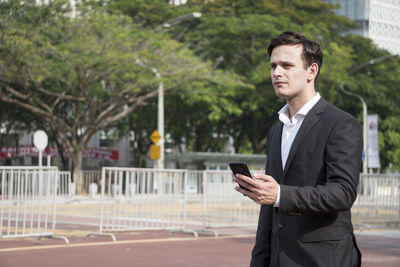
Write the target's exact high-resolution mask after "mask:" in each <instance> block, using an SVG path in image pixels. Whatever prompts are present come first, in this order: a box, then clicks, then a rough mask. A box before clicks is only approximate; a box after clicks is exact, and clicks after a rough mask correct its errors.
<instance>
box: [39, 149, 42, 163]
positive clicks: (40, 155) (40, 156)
mask: <svg viewBox="0 0 400 267" xmlns="http://www.w3.org/2000/svg"><path fill="white" fill-rule="evenodd" d="M39 167H42V150H41V149H39Z"/></svg>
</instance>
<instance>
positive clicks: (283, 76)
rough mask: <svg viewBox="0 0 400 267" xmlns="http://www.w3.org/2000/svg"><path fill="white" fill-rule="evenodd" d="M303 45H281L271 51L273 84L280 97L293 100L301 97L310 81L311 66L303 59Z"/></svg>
mask: <svg viewBox="0 0 400 267" xmlns="http://www.w3.org/2000/svg"><path fill="white" fill-rule="evenodd" d="M302 52H303V46H302V45H301V44H299V45H280V46H277V47H275V48H274V49H273V50H272V53H271V60H270V69H271V79H272V84H273V86H274V89H275V94H276V95H277V96H278V97H282V98H285V99H286V100H291V99H293V98H296V97H301V95H302V94H304V93H305V91H306V88H307V86H308V83H309V80H308V79H309V77H310V76H309V74H310V73H309V68H305V64H304V62H303V60H302V57H301V55H302Z"/></svg>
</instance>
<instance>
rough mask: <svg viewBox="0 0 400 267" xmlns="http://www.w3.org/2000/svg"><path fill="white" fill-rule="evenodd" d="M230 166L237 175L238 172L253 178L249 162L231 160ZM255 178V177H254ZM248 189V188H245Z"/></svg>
mask: <svg viewBox="0 0 400 267" xmlns="http://www.w3.org/2000/svg"><path fill="white" fill-rule="evenodd" d="M229 167H230V168H231V170H232V172H233V175H236V174H237V173H239V174H243V175H245V176H248V177H250V178H253V176H252V175H251V172H250V170H249V167H247V164H246V163H244V162H230V163H229ZM253 179H254V178H253ZM239 186H240V187H241V188H244V187H243V186H241V185H239ZM244 189H246V190H248V189H247V188H244Z"/></svg>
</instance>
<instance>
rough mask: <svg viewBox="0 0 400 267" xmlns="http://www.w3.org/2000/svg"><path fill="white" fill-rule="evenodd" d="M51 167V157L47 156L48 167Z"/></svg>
mask: <svg viewBox="0 0 400 267" xmlns="http://www.w3.org/2000/svg"><path fill="white" fill-rule="evenodd" d="M50 166H51V157H50V155H47V167H50Z"/></svg>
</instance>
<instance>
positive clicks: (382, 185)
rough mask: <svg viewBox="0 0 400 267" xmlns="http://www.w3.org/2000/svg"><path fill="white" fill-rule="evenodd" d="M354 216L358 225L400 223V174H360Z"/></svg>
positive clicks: (353, 210)
mask: <svg viewBox="0 0 400 267" xmlns="http://www.w3.org/2000/svg"><path fill="white" fill-rule="evenodd" d="M352 216H353V222H354V224H355V225H356V226H358V227H363V226H370V225H371V224H382V223H383V224H400V176H399V175H385V174H367V175H360V182H359V185H358V194H357V199H356V202H355V203H354V205H353V208H352Z"/></svg>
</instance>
